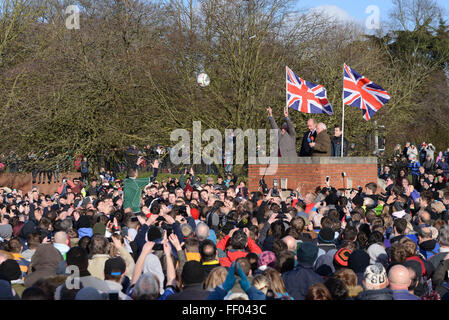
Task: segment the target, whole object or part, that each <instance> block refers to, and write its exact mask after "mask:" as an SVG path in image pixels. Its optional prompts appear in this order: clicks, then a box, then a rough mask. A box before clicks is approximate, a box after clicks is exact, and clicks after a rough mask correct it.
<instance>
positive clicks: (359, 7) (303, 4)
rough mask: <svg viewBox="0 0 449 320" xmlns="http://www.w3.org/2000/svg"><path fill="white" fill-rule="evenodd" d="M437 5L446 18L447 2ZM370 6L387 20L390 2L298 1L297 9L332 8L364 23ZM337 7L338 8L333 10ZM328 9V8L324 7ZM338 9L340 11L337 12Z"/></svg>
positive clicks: (445, 0) (359, 0) (369, 0)
mask: <svg viewBox="0 0 449 320" xmlns="http://www.w3.org/2000/svg"><path fill="white" fill-rule="evenodd" d="M437 2H438V4H439V5H440V6H441V7H443V8H444V9H445V10H446V15H445V16H446V17H448V12H449V0H437ZM370 5H376V6H378V7H379V10H380V20H381V21H386V20H388V13H389V11H390V10H391V8H392V1H391V0H298V5H297V7H298V8H305V9H311V8H316V7H320V6H332V7H329V8H331V10H332V11H334V10H335V12H336V13H337V14H342V15H346V14H349V15H350V16H352V17H353V18H355V20H357V21H365V20H366V19H367V18H368V16H369V14H368V13H365V10H366V8H367V7H368V6H370ZM335 6H336V7H338V8H335ZM326 8H328V7H326ZM338 9H342V10H341V11H338Z"/></svg>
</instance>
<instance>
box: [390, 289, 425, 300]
mask: <svg viewBox="0 0 449 320" xmlns="http://www.w3.org/2000/svg"><path fill="white" fill-rule="evenodd" d="M393 300H419V298H418V297H417V296H415V295H414V294H411V293H410V292H408V291H407V290H393Z"/></svg>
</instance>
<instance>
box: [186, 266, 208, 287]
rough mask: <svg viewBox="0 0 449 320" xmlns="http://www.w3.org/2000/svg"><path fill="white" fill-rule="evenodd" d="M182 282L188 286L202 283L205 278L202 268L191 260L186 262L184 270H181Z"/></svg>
mask: <svg viewBox="0 0 449 320" xmlns="http://www.w3.org/2000/svg"><path fill="white" fill-rule="evenodd" d="M181 277H182V281H183V282H184V283H185V284H187V285H189V284H196V283H202V282H203V281H204V279H205V277H206V273H205V272H204V268H203V266H202V265H201V263H199V262H198V261H195V260H191V261H188V262H187V263H186V264H185V265H184V268H182V274H181Z"/></svg>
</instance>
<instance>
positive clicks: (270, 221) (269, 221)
mask: <svg viewBox="0 0 449 320" xmlns="http://www.w3.org/2000/svg"><path fill="white" fill-rule="evenodd" d="M277 217H278V214H277V213H273V214H272V215H271V216H270V218H268V223H269V224H272V223H273V222H275V221H276V219H277Z"/></svg>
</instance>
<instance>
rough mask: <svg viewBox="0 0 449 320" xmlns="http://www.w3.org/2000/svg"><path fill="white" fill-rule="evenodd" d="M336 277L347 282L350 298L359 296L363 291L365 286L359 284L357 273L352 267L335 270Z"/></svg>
mask: <svg viewBox="0 0 449 320" xmlns="http://www.w3.org/2000/svg"><path fill="white" fill-rule="evenodd" d="M334 277H335V278H337V279H340V280H341V281H342V282H343V283H344V284H345V286H346V288H347V289H348V296H349V297H350V298H354V297H357V296H358V295H359V294H360V293H361V292H362V291H363V288H362V287H361V286H359V285H358V284H357V275H356V274H355V272H354V271H353V270H352V269H348V268H343V269H339V270H337V271H336V272H335V274H334Z"/></svg>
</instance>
